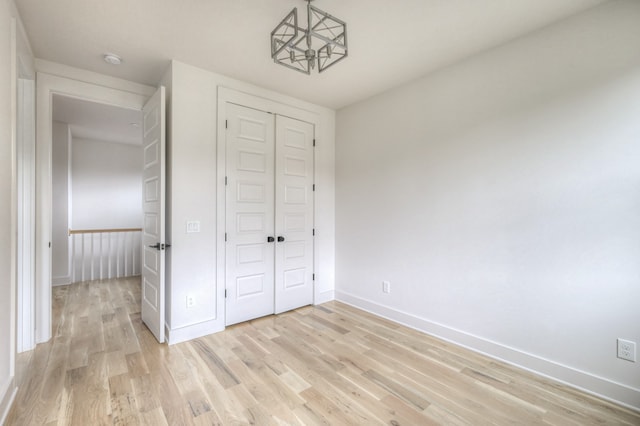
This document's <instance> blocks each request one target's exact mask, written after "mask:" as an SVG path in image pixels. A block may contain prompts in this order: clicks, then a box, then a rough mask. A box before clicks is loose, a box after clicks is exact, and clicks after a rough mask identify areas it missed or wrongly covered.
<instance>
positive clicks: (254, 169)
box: [226, 103, 275, 325]
mask: <svg viewBox="0 0 640 426" xmlns="http://www.w3.org/2000/svg"><path fill="white" fill-rule="evenodd" d="M274 141H275V134H274V122H273V116H272V115H271V114H269V113H266V112H263V111H258V110H254V109H251V108H246V107H242V106H239V105H235V104H231V103H228V104H227V141H226V149H227V152H226V159H227V160H226V161H227V164H226V170H227V178H226V179H227V182H226V239H227V242H226V290H227V293H226V323H227V325H230V324H235V323H238V322H242V321H247V320H249V319H252V318H258V317H261V316H265V315H269V314H272V313H273V312H274V306H273V301H274V285H273V280H274V263H273V256H274V246H275V242H274V237H273V236H274V226H275V225H274V209H273V200H274V186H273V181H274V167H275V161H274V152H275V145H274Z"/></svg>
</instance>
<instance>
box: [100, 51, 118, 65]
mask: <svg viewBox="0 0 640 426" xmlns="http://www.w3.org/2000/svg"><path fill="white" fill-rule="evenodd" d="M102 58H103V59H104V61H105V62H106V63H108V64H111V65H120V64H121V63H122V58H121V57H120V56H118V55H116V54H115V53H105V54H104V55H103V56H102Z"/></svg>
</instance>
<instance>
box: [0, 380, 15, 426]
mask: <svg viewBox="0 0 640 426" xmlns="http://www.w3.org/2000/svg"><path fill="white" fill-rule="evenodd" d="M17 393H18V388H17V386H16V383H15V379H14V377H11V378H10V379H9V380H8V381H7V382H5V383H4V385H3V386H2V387H1V388H0V395H3V398H2V400H0V425H3V424H4V422H5V421H6V420H7V416H8V415H9V411H10V410H11V406H12V405H13V401H14V400H15V398H16V394H17Z"/></svg>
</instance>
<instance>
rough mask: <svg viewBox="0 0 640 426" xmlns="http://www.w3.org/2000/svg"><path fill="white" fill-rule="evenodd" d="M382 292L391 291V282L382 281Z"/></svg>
mask: <svg viewBox="0 0 640 426" xmlns="http://www.w3.org/2000/svg"><path fill="white" fill-rule="evenodd" d="M382 292H383V293H387V294H388V293H391V283H390V282H389V281H382Z"/></svg>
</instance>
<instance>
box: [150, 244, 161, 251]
mask: <svg viewBox="0 0 640 426" xmlns="http://www.w3.org/2000/svg"><path fill="white" fill-rule="evenodd" d="M149 247H151V248H154V249H156V250H160V243H155V244H153V245H150V246H149Z"/></svg>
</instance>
